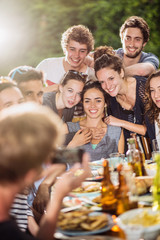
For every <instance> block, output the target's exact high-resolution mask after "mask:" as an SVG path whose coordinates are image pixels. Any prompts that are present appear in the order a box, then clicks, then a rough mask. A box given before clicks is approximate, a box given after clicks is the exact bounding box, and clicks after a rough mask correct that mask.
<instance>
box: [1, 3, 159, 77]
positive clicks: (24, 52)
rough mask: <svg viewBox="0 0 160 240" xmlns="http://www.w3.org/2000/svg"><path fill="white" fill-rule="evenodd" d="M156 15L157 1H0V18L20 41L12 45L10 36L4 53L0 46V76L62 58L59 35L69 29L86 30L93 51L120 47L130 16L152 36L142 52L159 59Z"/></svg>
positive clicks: (12, 41)
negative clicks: (92, 41) (140, 20)
mask: <svg viewBox="0 0 160 240" xmlns="http://www.w3.org/2000/svg"><path fill="white" fill-rule="evenodd" d="M159 12H160V2H159V0H134V1H131V0H121V1H119V0H81V1H79V0H67V1H66V0H32V1H29V0H10V1H8V0H1V3H0V13H1V14H0V16H1V15H5V16H7V21H10V22H12V24H14V27H13V29H14V34H15V36H18V35H20V37H19V39H18V40H17V42H16V43H15V42H14V37H15V36H13V39H12V38H11V39H10V45H9V46H6V48H5V50H4V48H3V46H2V49H1V45H0V51H1V58H0V75H4V74H8V72H9V71H10V69H11V68H13V67H16V66H18V65H23V64H26V65H32V66H36V65H37V64H38V63H39V62H40V61H41V60H42V59H44V58H47V57H52V56H62V55H63V52H62V49H61V46H60V40H61V34H62V33H63V32H64V31H65V30H66V29H67V28H68V27H70V26H72V25H77V24H84V25H86V26H88V27H89V29H90V30H91V32H92V33H93V35H94V37H95V47H97V46H100V45H110V46H112V47H113V48H115V49H116V48H118V47H121V42H120V38H119V28H120V26H121V25H122V23H123V22H124V21H125V19H126V18H127V17H129V16H131V15H138V16H141V17H143V18H144V19H145V20H146V21H147V22H148V24H149V26H150V29H151V32H150V41H149V42H148V43H147V45H146V48H145V50H146V51H148V52H153V53H155V54H156V55H157V56H160V44H159V38H160V34H159V32H160V31H159V22H160V15H159ZM0 20H1V17H0ZM1 22H4V20H3V21H1ZM0 27H1V25H0ZM2 50H3V51H2Z"/></svg>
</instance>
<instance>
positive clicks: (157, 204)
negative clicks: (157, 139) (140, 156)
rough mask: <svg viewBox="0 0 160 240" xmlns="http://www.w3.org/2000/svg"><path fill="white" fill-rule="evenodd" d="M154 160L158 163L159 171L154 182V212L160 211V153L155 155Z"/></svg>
mask: <svg viewBox="0 0 160 240" xmlns="http://www.w3.org/2000/svg"><path fill="white" fill-rule="evenodd" d="M154 160H155V162H156V163H157V171H156V175H155V177H154V180H153V210H155V211H156V210H160V153H155V155H154Z"/></svg>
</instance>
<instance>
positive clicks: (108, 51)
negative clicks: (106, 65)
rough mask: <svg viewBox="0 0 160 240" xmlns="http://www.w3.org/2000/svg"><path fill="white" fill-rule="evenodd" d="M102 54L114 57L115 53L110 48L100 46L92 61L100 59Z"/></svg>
mask: <svg viewBox="0 0 160 240" xmlns="http://www.w3.org/2000/svg"><path fill="white" fill-rule="evenodd" d="M103 54H110V55H115V51H114V49H113V48H112V47H111V46H106V45H105V46H100V47H97V48H96V49H95V51H94V54H93V56H94V61H96V59H97V58H99V57H101V56H102V55H103Z"/></svg>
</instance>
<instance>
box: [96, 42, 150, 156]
mask: <svg viewBox="0 0 160 240" xmlns="http://www.w3.org/2000/svg"><path fill="white" fill-rule="evenodd" d="M108 49H109V51H108V53H107V47H106V51H105V52H106V53H105V54H103V55H101V53H100V54H98V51H99V49H97V50H96V53H95V54H96V55H97V57H98V58H97V59H96V61H95V66H94V68H95V73H96V76H97V78H98V80H99V82H100V83H101V86H102V88H103V89H104V90H105V92H106V93H107V94H108V95H109V104H110V109H109V111H108V114H110V115H109V116H108V117H107V118H106V119H105V122H106V123H107V124H109V125H112V126H119V127H122V128H123V129H124V137H125V151H126V150H127V144H126V143H127V141H126V140H127V138H129V137H130V133H131V132H135V133H137V134H140V135H145V134H146V126H145V125H144V104H143V98H144V88H145V82H146V79H145V78H144V77H138V76H136V77H128V76H125V70H124V67H123V63H122V60H121V59H120V58H119V57H118V56H117V55H116V54H115V53H114V52H113V51H111V47H109V48H108ZM100 52H101V49H100ZM103 52H104V49H103Z"/></svg>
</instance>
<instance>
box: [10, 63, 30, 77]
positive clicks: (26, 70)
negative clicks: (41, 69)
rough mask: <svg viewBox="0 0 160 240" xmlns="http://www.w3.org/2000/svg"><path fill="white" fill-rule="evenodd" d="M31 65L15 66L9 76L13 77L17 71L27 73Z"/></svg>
mask: <svg viewBox="0 0 160 240" xmlns="http://www.w3.org/2000/svg"><path fill="white" fill-rule="evenodd" d="M31 69H32V67H29V66H22V67H20V68H17V69H15V70H14V71H13V73H12V74H11V76H10V78H12V79H14V76H15V74H16V73H17V72H18V73H19V74H21V75H22V74H25V73H27V72H28V71H29V70H31Z"/></svg>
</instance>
